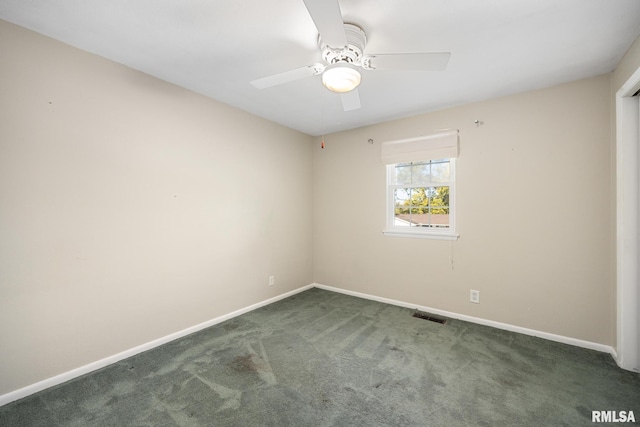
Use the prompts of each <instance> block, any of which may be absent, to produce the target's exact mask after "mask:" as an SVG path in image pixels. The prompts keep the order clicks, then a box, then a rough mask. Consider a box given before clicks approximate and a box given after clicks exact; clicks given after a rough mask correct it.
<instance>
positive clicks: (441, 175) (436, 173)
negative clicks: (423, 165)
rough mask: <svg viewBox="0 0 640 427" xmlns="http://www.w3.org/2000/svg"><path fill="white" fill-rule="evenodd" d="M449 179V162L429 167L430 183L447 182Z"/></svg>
mask: <svg viewBox="0 0 640 427" xmlns="http://www.w3.org/2000/svg"><path fill="white" fill-rule="evenodd" d="M450 179H451V167H450V164H449V162H446V163H433V164H432V165H431V180H432V182H449V181H450Z"/></svg>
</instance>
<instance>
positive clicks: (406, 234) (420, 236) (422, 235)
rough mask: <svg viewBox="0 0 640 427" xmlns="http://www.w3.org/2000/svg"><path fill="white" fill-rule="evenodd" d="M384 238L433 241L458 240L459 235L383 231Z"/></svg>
mask: <svg viewBox="0 0 640 427" xmlns="http://www.w3.org/2000/svg"><path fill="white" fill-rule="evenodd" d="M382 234H384V235H385V236H390V237H411V238H417V239H433V240H458V237H460V235H459V234H454V233H433V232H431V233H429V232H418V231H398V230H384V231H383V232H382Z"/></svg>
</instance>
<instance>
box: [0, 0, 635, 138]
mask: <svg viewBox="0 0 640 427" xmlns="http://www.w3.org/2000/svg"><path fill="white" fill-rule="evenodd" d="M327 1H331V0H327ZM334 1H335V0H334ZM340 7H341V10H342V14H343V18H344V21H345V22H350V23H354V24H357V25H359V26H360V27H362V28H363V29H364V30H365V32H366V33H367V37H368V44H367V48H366V49H365V53H380V54H381V53H393V52H425V51H426V52H431V51H433V52H443V51H445V52H451V60H450V61H449V65H448V68H447V70H446V71H437V72H436V71H431V72H419V71H381V70H377V71H363V76H362V83H361V85H360V87H359V93H360V99H361V103H362V108H361V109H359V110H355V111H349V112H344V111H343V109H342V104H341V102H340V97H339V95H338V94H335V93H332V92H329V91H328V90H327V89H325V88H324V87H323V86H322V83H321V80H320V76H313V77H308V78H306V79H303V80H299V81H295V82H290V83H287V84H284V85H281V86H277V87H271V88H267V89H262V90H260V89H256V88H255V87H253V86H252V85H251V84H250V81H252V80H255V79H257V78H260V77H265V76H269V75H272V74H276V73H279V72H283V71H288V70H291V69H294V68H298V67H303V66H306V65H310V64H313V63H316V62H320V52H319V49H318V47H317V37H318V33H317V30H316V28H315V26H314V23H313V21H312V20H311V17H310V16H309V14H308V12H307V9H306V8H305V5H304V3H303V1H302V0H268V1H267V0H261V1H258V0H253V1H252V0H135V1H132V0H0V19H4V20H6V21H9V22H13V23H15V24H18V25H21V26H23V27H26V28H29V29H31V30H34V31H37V32H39V33H42V34H44V35H47V36H50V37H52V38H54V39H57V40H60V41H62V42H65V43H68V44H70V45H73V46H76V47H78V48H80V49H83V50H85V51H88V52H92V53H95V54H97V55H100V56H103V57H105V58H109V59H111V60H113V61H116V62H119V63H121V64H125V65H127V66H129V67H131V68H134V69H137V70H140V71H143V72H145V73H148V74H150V75H152V76H156V77H158V78H160V79H163V80H166V81H169V82H172V83H175V84H177V85H179V86H182V87H185V88H188V89H191V90H193V91H195V92H198V93H201V94H204V95H207V96H209V97H211V98H214V99H217V100H219V101H222V102H224V103H226V104H230V105H233V106H235V107H238V108H240V109H242V110H245V111H248V112H251V113H253V114H256V115H258V116H261V117H264V118H267V119H269V120H272V121H275V122H278V123H281V124H283V125H285V126H288V127H290V128H293V129H298V130H300V131H302V132H304V133H307V134H310V135H320V134H323V133H331V132H335V131H340V130H346V129H352V128H356V127H360V126H363V125H368V124H372V123H379V122H383V121H386V120H390V119H395V118H399V117H404V116H410V115H415V114H418V113H422V112H426V111H431V110H436V109H441V108H445V107H450V106H454V105H460V104H466V103H470V102H474V101H480V100H483V99H489V98H494V97H497V96H503V95H508V94H512V93H517V92H522V91H526V90H531V89H537V88H542V87H547V86H551V85H554V84H559V83H563V82H568V81H572V80H577V79H581V78H585V77H590V76H596V75H600V74H603V73H607V72H610V71H612V70H613V69H614V68H615V66H616V65H617V63H618V62H619V60H620V59H621V58H622V56H623V55H624V53H625V52H626V50H627V49H628V48H629V46H630V45H631V43H632V42H633V41H634V40H635V39H636V38H637V37H638V35H639V34H640V1H638V0H517V1H514V0H395V1H393V0H340Z"/></svg>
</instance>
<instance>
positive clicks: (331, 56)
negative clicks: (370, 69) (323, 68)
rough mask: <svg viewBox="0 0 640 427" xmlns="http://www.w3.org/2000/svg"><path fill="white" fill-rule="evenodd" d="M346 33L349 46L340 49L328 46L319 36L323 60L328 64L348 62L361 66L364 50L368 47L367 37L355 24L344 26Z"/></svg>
mask: <svg viewBox="0 0 640 427" xmlns="http://www.w3.org/2000/svg"><path fill="white" fill-rule="evenodd" d="M344 32H345V35H346V37H347V46H345V47H339V48H335V47H332V46H329V45H327V44H326V43H324V42H323V41H322V38H321V37H320V36H318V46H320V50H322V59H323V60H324V61H325V62H326V63H327V64H336V63H338V62H346V63H349V64H353V65H360V62H361V59H362V55H363V52H364V48H365V46H366V45H367V35H366V34H365V33H364V31H363V30H362V28H360V27H358V26H357V25H353V24H344Z"/></svg>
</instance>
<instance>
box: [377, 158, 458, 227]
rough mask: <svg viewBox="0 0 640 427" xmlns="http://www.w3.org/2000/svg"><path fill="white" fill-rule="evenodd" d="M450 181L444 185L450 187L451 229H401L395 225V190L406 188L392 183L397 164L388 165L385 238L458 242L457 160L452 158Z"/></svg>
mask: <svg viewBox="0 0 640 427" xmlns="http://www.w3.org/2000/svg"><path fill="white" fill-rule="evenodd" d="M448 160H449V162H450V163H449V164H450V177H451V179H450V181H449V182H448V183H443V184H446V185H448V186H449V227H448V228H442V229H438V228H431V227H399V226H396V225H395V200H394V190H395V189H397V188H406V185H404V184H394V183H392V182H391V180H392V177H393V176H394V174H395V168H396V164H397V163H393V164H388V165H387V203H386V228H385V229H384V231H383V233H384V235H385V236H392V237H413V238H416V237H417V238H422V239H436V240H456V239H458V237H460V236H459V235H458V234H456V226H455V224H456V221H455V217H456V190H455V182H456V178H455V177H456V159H455V158H450V159H448Z"/></svg>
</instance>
